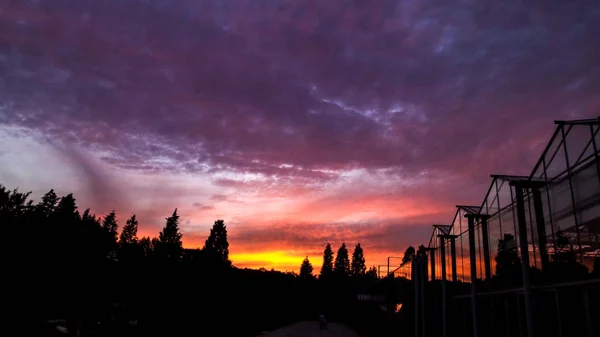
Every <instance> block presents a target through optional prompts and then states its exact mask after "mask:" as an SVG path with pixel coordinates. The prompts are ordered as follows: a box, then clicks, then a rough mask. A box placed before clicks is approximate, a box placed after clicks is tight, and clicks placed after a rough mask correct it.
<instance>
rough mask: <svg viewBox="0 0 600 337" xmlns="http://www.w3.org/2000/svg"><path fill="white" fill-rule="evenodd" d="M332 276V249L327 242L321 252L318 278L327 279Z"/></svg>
mask: <svg viewBox="0 0 600 337" xmlns="http://www.w3.org/2000/svg"><path fill="white" fill-rule="evenodd" d="M332 274H333V249H331V245H330V244H329V242H328V243H327V246H325V250H324V251H323V265H322V266H321V272H320V273H319V278H327V277H329V276H331V275H332Z"/></svg>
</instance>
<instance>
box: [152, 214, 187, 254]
mask: <svg viewBox="0 0 600 337" xmlns="http://www.w3.org/2000/svg"><path fill="white" fill-rule="evenodd" d="M166 220H167V224H166V225H165V227H164V228H163V230H162V231H160V233H159V234H158V242H157V246H156V247H155V250H156V253H157V254H158V255H159V256H160V257H162V258H167V259H171V260H173V259H179V258H181V253H182V251H183V245H182V243H181V236H182V235H181V233H179V215H177V208H176V209H175V211H173V215H171V216H170V217H168V218H167V219H166Z"/></svg>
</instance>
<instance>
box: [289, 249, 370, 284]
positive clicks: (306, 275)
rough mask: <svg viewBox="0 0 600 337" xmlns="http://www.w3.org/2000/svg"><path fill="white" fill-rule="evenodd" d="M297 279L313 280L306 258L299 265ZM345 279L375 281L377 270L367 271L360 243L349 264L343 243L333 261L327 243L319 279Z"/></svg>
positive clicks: (311, 268)
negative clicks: (368, 279) (353, 278)
mask: <svg viewBox="0 0 600 337" xmlns="http://www.w3.org/2000/svg"><path fill="white" fill-rule="evenodd" d="M299 277H300V278H303V279H311V278H314V275H313V266H312V263H310V261H309V259H308V257H306V258H305V259H304V261H302V264H301V265H300V274H299ZM345 277H355V278H370V279H377V268H375V267H371V268H370V269H369V270H368V271H367V267H366V265H365V255H364V251H363V249H362V247H361V246H360V243H358V244H356V246H355V247H354V252H353V253H352V262H350V258H349V256H348V248H347V247H346V243H345V242H343V243H342V245H341V246H340V248H339V249H338V251H337V255H336V256H335V261H334V255H333V249H332V248H331V245H330V244H329V243H327V246H325V250H324V251H323V265H322V266H321V272H320V273H319V279H320V280H326V279H337V280H338V281H339V280H343V279H344V278H345Z"/></svg>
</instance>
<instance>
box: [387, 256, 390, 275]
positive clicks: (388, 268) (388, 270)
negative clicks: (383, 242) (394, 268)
mask: <svg viewBox="0 0 600 337" xmlns="http://www.w3.org/2000/svg"><path fill="white" fill-rule="evenodd" d="M387 277H388V278H389V277H390V258H389V257H388V267H387Z"/></svg>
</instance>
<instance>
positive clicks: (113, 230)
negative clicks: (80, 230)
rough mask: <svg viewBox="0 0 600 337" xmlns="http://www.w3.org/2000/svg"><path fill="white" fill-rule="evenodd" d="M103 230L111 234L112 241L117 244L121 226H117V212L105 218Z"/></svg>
mask: <svg viewBox="0 0 600 337" xmlns="http://www.w3.org/2000/svg"><path fill="white" fill-rule="evenodd" d="M102 228H104V230H105V231H106V232H107V233H108V234H109V236H110V238H111V240H114V242H117V229H118V228H119V225H118V224H117V215H116V214H115V211H112V212H110V213H108V214H107V215H106V216H105V217H104V220H103V221H102Z"/></svg>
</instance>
